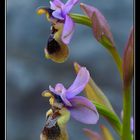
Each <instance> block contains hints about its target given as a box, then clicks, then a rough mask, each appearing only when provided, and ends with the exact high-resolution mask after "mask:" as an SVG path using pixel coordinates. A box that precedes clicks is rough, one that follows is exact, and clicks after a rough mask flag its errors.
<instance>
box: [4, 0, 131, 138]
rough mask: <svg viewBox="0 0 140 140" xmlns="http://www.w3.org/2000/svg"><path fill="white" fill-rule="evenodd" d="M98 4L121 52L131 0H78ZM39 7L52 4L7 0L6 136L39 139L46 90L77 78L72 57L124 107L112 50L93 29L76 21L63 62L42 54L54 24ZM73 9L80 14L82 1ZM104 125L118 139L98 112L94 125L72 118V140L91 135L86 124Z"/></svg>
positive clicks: (41, 0)
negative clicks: (47, 57) (65, 58)
mask: <svg viewBox="0 0 140 140" xmlns="http://www.w3.org/2000/svg"><path fill="white" fill-rule="evenodd" d="M80 1H81V2H84V3H87V4H91V5H93V6H95V7H97V8H98V9H99V10H100V11H101V12H102V13H103V15H104V16H105V17H106V19H107V20H108V23H109V25H110V27H111V31H112V33H113V36H114V40H115V43H116V46H117V49H118V51H119V53H120V55H121V56H122V54H123V49H124V46H125V44H126V41H127V38H128V34H129V32H130V28H131V26H132V24H133V1H132V0H117V1H116V0H105V1H102V0H97V1H96V0H89V1H87V0H80ZM39 6H49V0H48V1H47V0H37V1H34V0H20V1H19V0H7V140H19V139H20V140H39V135H40V132H41V130H42V128H43V127H44V124H45V113H46V111H47V110H48V109H49V107H50V105H49V104H48V99H46V98H43V97H42V96H41V93H42V91H44V90H45V89H48V86H49V85H52V86H54V85H55V84H56V83H58V82H61V83H63V84H64V85H65V86H66V87H69V86H70V85H71V83H72V82H73V80H74V79H75V76H76V74H75V72H74V68H73V62H75V61H76V62H78V63H79V64H81V65H82V66H86V67H87V69H88V70H89V71H90V74H91V76H92V78H93V79H94V80H95V82H96V83H97V85H98V86H99V87H100V88H101V89H102V90H103V91H104V93H105V94H106V96H107V97H108V98H109V100H110V101H111V103H112V105H113V107H114V109H115V110H116V112H117V114H118V115H119V116H120V112H121V110H122V87H121V80H120V77H119V74H118V71H117V69H116V65H115V64H114V61H113V60H112V57H111V56H110V54H109V53H108V52H107V51H106V50H105V49H104V48H103V47H102V46H101V45H100V44H99V43H98V42H97V41H96V40H95V39H94V37H93V35H92V31H91V29H90V28H88V27H86V26H82V25H78V24H77V25H76V30H75V33H74V36H73V37H72V40H71V43H70V45H69V49H70V56H69V58H68V60H67V61H66V62H65V63H63V64H56V63H54V62H52V61H51V60H47V59H45V57H44V47H45V45H46V42H47V39H48V36H49V32H50V23H49V22H48V21H47V20H46V18H45V16H43V15H42V16H38V15H37V14H36V9H37V8H38V7H39ZM73 12H77V13H82V11H81V10H80V8H79V5H77V6H75V7H74V9H73ZM99 124H105V125H107V127H108V128H109V129H110V130H111V132H112V133H113V135H114V137H115V138H116V140H118V139H119V137H118V136H117V134H116V133H115V131H114V130H113V129H112V128H111V127H110V125H109V124H108V123H107V122H106V121H105V120H104V119H103V118H102V117H100V121H99V122H98V123H97V124H96V125H92V126H91V125H83V124H80V123H79V122H76V121H75V120H73V119H71V120H70V122H69V123H68V132H69V136H70V140H77V139H78V138H79V137H80V139H81V140H87V138H86V136H85V135H84V134H83V132H82V128H85V127H87V128H91V129H92V130H94V131H99Z"/></svg>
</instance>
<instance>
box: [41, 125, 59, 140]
mask: <svg viewBox="0 0 140 140" xmlns="http://www.w3.org/2000/svg"><path fill="white" fill-rule="evenodd" d="M42 134H43V135H46V136H47V138H48V140H58V139H59V137H60V135H61V132H60V128H59V126H58V125H57V124H56V125H55V126H53V127H51V128H47V126H45V127H44V129H43V130H42Z"/></svg>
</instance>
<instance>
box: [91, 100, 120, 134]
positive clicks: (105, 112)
mask: <svg viewBox="0 0 140 140" xmlns="http://www.w3.org/2000/svg"><path fill="white" fill-rule="evenodd" d="M93 104H94V105H95V106H96V108H97V111H98V112H99V114H100V115H102V116H103V117H104V118H106V119H107V120H108V121H109V123H110V124H111V125H112V127H113V128H114V129H115V130H116V132H117V133H118V134H119V135H120V136H121V130H122V124H121V122H120V119H119V118H118V116H117V115H116V114H115V113H114V112H112V111H110V110H109V109H108V108H106V106H104V105H102V104H99V103H97V102H96V101H93Z"/></svg>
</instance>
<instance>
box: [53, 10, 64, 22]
mask: <svg viewBox="0 0 140 140" xmlns="http://www.w3.org/2000/svg"><path fill="white" fill-rule="evenodd" d="M52 15H53V16H54V17H55V18H57V19H60V20H64V17H63V16H62V12H61V10H60V9H58V10H55V11H54V12H53V13H52Z"/></svg>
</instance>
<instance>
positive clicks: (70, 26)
mask: <svg viewBox="0 0 140 140" xmlns="http://www.w3.org/2000/svg"><path fill="white" fill-rule="evenodd" d="M74 27H75V23H74V22H73V20H72V19H71V18H70V17H69V16H68V15H66V17H65V23H64V28H63V32H62V36H61V39H62V41H63V43H64V44H69V42H70V39H71V37H72V35H73V32H74Z"/></svg>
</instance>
